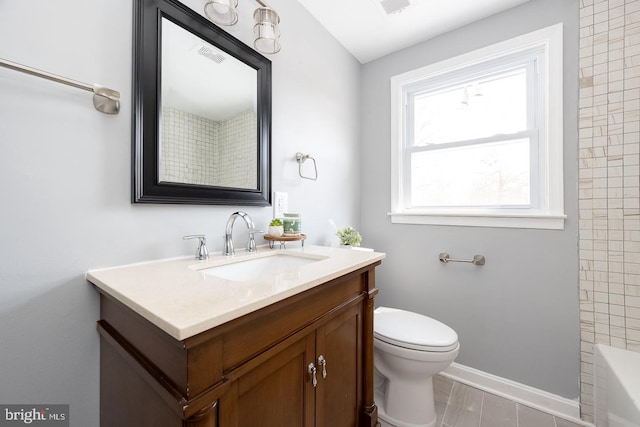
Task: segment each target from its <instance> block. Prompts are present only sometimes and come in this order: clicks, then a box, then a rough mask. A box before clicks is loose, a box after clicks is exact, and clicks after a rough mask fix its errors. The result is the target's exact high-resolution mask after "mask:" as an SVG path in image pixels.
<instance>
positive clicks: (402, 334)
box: [373, 307, 458, 352]
mask: <svg viewBox="0 0 640 427" xmlns="http://www.w3.org/2000/svg"><path fill="white" fill-rule="evenodd" d="M374 313H375V316H374V326H373V330H374V337H375V338H377V339H379V340H380V341H383V342H386V343H387V344H391V345H395V346H398V347H403V348H408V349H411V350H418V351H429V352H447V351H451V350H454V349H456V348H457V347H458V334H456V332H455V331H454V330H453V329H451V328H450V327H448V326H447V325H445V324H444V323H442V322H439V321H437V320H435V319H432V318H430V317H427V316H423V315H421V314H418V313H412V312H410V311H405V310H399V309H396V308H388V307H379V308H377V309H376V310H375V312H374Z"/></svg>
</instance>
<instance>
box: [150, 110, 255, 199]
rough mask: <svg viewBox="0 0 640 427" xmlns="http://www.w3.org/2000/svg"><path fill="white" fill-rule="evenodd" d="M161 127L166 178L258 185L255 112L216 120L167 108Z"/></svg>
mask: <svg viewBox="0 0 640 427" xmlns="http://www.w3.org/2000/svg"><path fill="white" fill-rule="evenodd" d="M161 126H162V152H161V155H160V159H161V177H162V180H163V181H169V182H186V183H189V184H200V185H214V184H215V185H217V186H222V187H239V188H257V186H258V176H257V173H255V171H256V170H257V164H258V152H257V149H256V145H255V141H256V135H257V121H256V114H255V112H254V111H251V110H248V111H244V112H241V113H238V114H236V115H234V116H232V117H230V118H229V119H227V120H225V121H220V122H216V121H213V120H209V119H207V118H205V117H200V116H196V115H194V114H190V113H187V112H184V111H181V110H178V109H175V108H171V107H163V108H162V125H161Z"/></svg>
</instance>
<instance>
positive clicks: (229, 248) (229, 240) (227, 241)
mask: <svg viewBox="0 0 640 427" xmlns="http://www.w3.org/2000/svg"><path fill="white" fill-rule="evenodd" d="M238 217H240V218H242V219H243V220H244V222H245V224H247V228H248V229H249V241H248V242H247V251H248V252H255V251H256V250H257V249H256V241H255V238H254V234H255V233H262V232H263V231H262V230H256V225H255V224H254V223H253V220H252V219H251V217H250V216H249V214H248V213H246V212H242V211H239V212H234V213H232V214H231V216H230V217H229V219H228V220H227V226H226V227H225V230H224V250H223V251H222V254H223V255H233V254H235V250H234V249H233V237H232V236H231V234H232V233H233V223H234V222H235V221H236V218H238Z"/></svg>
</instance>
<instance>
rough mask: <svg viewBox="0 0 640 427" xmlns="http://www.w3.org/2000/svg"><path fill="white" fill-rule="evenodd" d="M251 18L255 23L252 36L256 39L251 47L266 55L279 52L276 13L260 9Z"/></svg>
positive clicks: (268, 9)
mask: <svg viewBox="0 0 640 427" xmlns="http://www.w3.org/2000/svg"><path fill="white" fill-rule="evenodd" d="M253 18H254V19H255V21H256V25H255V26H254V27H253V35H254V36H255V38H256V39H255V41H254V43H253V45H254V47H255V48H256V50H258V51H259V52H262V53H268V54H272V53H278V52H280V41H279V38H280V29H279V28H278V23H279V22H280V17H279V16H278V14H277V13H276V11H275V10H273V9H270V8H268V7H261V8H259V9H256V11H255V12H254V13H253Z"/></svg>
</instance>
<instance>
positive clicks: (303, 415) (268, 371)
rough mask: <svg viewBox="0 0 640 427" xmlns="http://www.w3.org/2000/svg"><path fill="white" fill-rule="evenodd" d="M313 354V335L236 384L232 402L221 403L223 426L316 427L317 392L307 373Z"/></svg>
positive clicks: (241, 377) (287, 348)
mask: <svg viewBox="0 0 640 427" xmlns="http://www.w3.org/2000/svg"><path fill="white" fill-rule="evenodd" d="M314 351H315V334H314V333H312V334H309V335H307V336H304V337H302V338H301V339H300V340H298V341H295V342H294V343H293V344H291V345H289V346H287V347H285V348H284V349H283V350H282V351H280V352H279V353H277V354H275V355H273V356H271V357H270V358H268V359H267V360H265V361H264V362H263V363H261V364H259V365H257V366H256V367H255V368H253V369H252V370H250V371H249V372H247V373H246V374H243V375H242V376H240V377H239V378H238V379H237V380H235V381H233V382H232V384H231V390H230V392H229V393H228V394H227V397H229V399H228V400H227V399H224V398H223V402H221V408H220V425H221V426H223V427H228V426H233V427H284V426H296V427H297V426H301V427H313V426H314V425H315V423H314V417H315V401H314V390H313V385H312V383H311V379H310V376H309V375H307V374H306V370H307V366H308V364H309V363H311V362H312V361H313V359H314V355H315V352H314ZM225 401H226V405H225Z"/></svg>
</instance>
